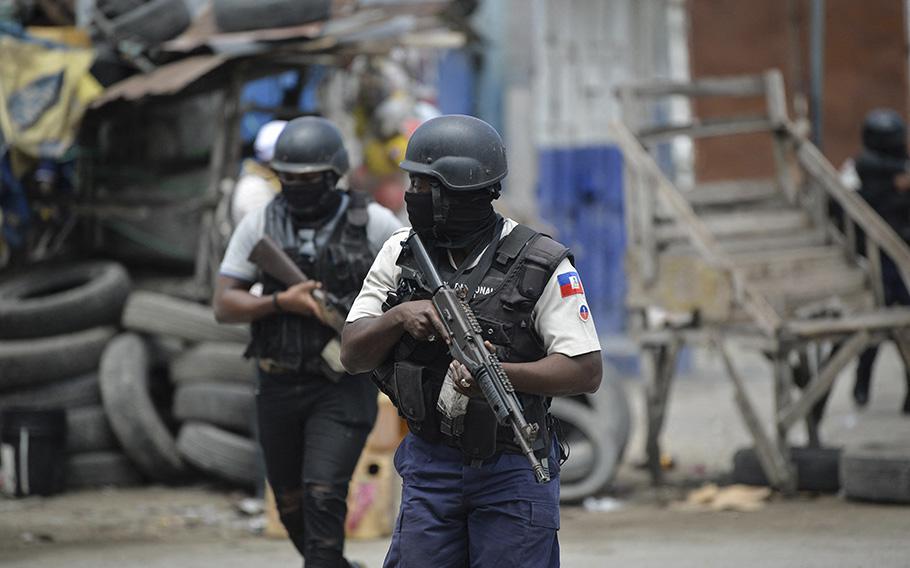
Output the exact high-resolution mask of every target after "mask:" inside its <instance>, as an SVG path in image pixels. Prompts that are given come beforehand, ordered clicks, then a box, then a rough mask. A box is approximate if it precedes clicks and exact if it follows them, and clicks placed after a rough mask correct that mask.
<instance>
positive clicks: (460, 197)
mask: <svg viewBox="0 0 910 568" xmlns="http://www.w3.org/2000/svg"><path fill="white" fill-rule="evenodd" d="M430 186H431V187H432V192H430V193H412V192H408V193H405V195H404V200H405V203H406V204H407V209H408V219H409V220H410V221H411V227H412V228H413V229H414V232H416V233H417V234H418V235H419V236H420V238H421V239H422V240H425V241H429V242H430V243H432V245H435V246H438V247H442V248H447V249H468V250H470V249H473V248H474V247H475V246H476V245H477V244H478V243H479V242H480V241H481V240H484V239H489V238H490V232H491V231H492V229H493V227H495V226H496V222H497V221H498V220H499V216H498V215H497V214H496V211H494V210H493V199H495V198H496V197H498V196H499V184H496V185H495V186H492V187H489V188H484V189H478V190H475V191H451V190H447V189H445V188H443V187H442V184H440V182H439V181H438V180H437V179H435V178H431V179H430Z"/></svg>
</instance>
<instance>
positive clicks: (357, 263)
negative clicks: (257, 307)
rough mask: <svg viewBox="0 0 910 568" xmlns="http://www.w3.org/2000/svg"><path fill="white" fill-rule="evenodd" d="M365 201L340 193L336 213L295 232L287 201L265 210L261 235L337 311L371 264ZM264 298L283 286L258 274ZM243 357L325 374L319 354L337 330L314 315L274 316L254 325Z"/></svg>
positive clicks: (277, 201) (346, 307) (357, 288)
mask: <svg viewBox="0 0 910 568" xmlns="http://www.w3.org/2000/svg"><path fill="white" fill-rule="evenodd" d="M366 205H367V198H366V196H364V195H362V194H360V193H356V192H351V193H346V194H343V196H342V201H341V205H340V206H339V207H338V210H337V211H336V213H335V215H334V216H333V217H332V218H331V219H329V220H328V221H327V222H325V223H323V224H322V225H320V226H318V227H314V228H298V229H295V228H294V225H293V223H292V221H291V216H290V213H289V211H288V209H287V203H286V202H285V201H284V200H283V199H274V200H272V202H271V203H270V204H269V205H268V206H267V207H266V209H265V234H267V235H268V236H270V237H271V238H273V239H274V240H275V242H277V243H278V244H279V245H280V246H281V248H282V249H283V250H284V252H285V253H287V255H288V256H289V257H290V258H291V259H292V260H293V261H294V262H295V263H296V264H297V266H299V267H300V269H301V270H303V272H304V273H305V274H306V275H307V276H309V277H310V278H312V279H314V280H319V281H320V282H322V285H323V290H325V291H326V293H327V294H328V295H329V296H330V297H332V298H334V302H333V303H335V304H336V307H337V308H338V309H339V310H340V311H341V312H342V313H345V314H346V313H347V312H348V311H349V310H350V308H351V305H352V304H353V302H354V298H355V297H356V296H357V293H358V292H359V291H360V287H361V285H362V284H363V279H364V278H365V277H366V275H367V272H369V270H370V266H371V265H372V263H373V254H372V253H371V252H370V246H369V241H368V239H367V230H366V226H367V220H368V216H367V210H366ZM260 279H261V280H260V281H261V282H262V287H263V290H262V292H263V295H269V294H272V293H274V292H278V291H281V290H284V289H285V288H286V286H285V285H284V284H282V283H281V282H279V281H278V280H275V279H274V278H272V277H271V276H269V275H268V274H265V273H262V272H260ZM251 332H252V333H251V334H252V339H251V341H250V344H249V346H248V347H247V350H246V354H245V355H246V356H247V357H257V358H261V359H271V360H273V361H274V362H275V363H276V364H278V365H279V366H281V367H284V368H287V369H293V370H298V371H302V372H305V373H308V374H321V373H325V372H326V369H325V368H324V365H322V363H321V357H320V354H321V353H322V350H323V348H324V347H325V346H326V344H327V343H328V342H329V341H330V340H331V339H332V338H333V337H334V336H335V331H334V330H333V329H332V328H330V327H328V326H326V325H325V324H323V323H322V322H320V321H319V320H318V319H316V318H314V317H303V316H300V315H297V314H293V313H276V314H272V315H269V316H266V317H264V318H261V319H258V320H256V321H254V322H253V324H252V326H251Z"/></svg>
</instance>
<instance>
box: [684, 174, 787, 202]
mask: <svg viewBox="0 0 910 568" xmlns="http://www.w3.org/2000/svg"><path fill="white" fill-rule="evenodd" d="M683 195H685V196H686V199H687V200H688V201H689V203H691V204H692V205H693V206H695V207H704V206H712V205H734V204H737V203H742V202H752V201H764V200H768V199H773V198H774V197H777V196H779V195H780V191H778V189H777V185H776V182H775V181H774V180H772V179H742V180H730V181H718V182H710V183H702V184H698V185H696V186H695V187H694V188H692V189H691V190H689V191H684V192H683Z"/></svg>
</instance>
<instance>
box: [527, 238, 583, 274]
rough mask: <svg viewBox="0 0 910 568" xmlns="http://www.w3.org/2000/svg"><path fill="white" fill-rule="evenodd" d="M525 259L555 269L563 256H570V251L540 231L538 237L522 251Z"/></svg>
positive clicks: (551, 269)
mask: <svg viewBox="0 0 910 568" xmlns="http://www.w3.org/2000/svg"><path fill="white" fill-rule="evenodd" d="M524 257H525V259H527V260H528V261H530V262H533V263H535V264H539V265H541V266H546V267H548V268H549V269H550V271H553V270H556V267H557V266H559V263H560V262H562V261H563V259H565V258H570V259H571V258H572V253H571V251H570V250H569V249H568V248H567V247H566V246H564V245H563V244H561V243H558V242H556V241H554V240H553V239H551V238H550V237H549V236H547V235H544V234H542V233H540V236H539V238H537V239H534V241H533V242H532V243H531V244H530V246H528V247H527V249H526V250H525V253H524Z"/></svg>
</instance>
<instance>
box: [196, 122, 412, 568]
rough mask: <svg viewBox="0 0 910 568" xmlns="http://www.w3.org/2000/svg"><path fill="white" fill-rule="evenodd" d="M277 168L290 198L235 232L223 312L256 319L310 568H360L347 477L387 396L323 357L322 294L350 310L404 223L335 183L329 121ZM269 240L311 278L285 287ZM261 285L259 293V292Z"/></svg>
mask: <svg viewBox="0 0 910 568" xmlns="http://www.w3.org/2000/svg"><path fill="white" fill-rule="evenodd" d="M271 167H272V168H273V169H274V170H275V171H276V172H277V174H278V178H279V180H280V181H281V193H279V194H278V195H277V196H276V197H275V198H274V199H273V200H272V201H271V202H270V203H269V204H268V205H266V206H265V207H263V208H261V209H259V210H257V211H253V212H251V213H250V214H249V215H247V216H246V217H244V219H243V221H242V222H241V223H240V225H239V226H238V227H237V229H236V231H235V232H234V234H233V235H232V237H231V240H230V243H229V245H228V248H227V252H226V253H225V257H224V260H223V262H222V264H221V269H220V275H219V277H218V283H217V287H216V290H215V297H214V306H215V314H216V317H217V318H218V320H219V321H222V322H251V324H252V327H251V335H252V339H251V341H250V344H249V347H248V348H247V351H246V356H248V357H255V358H256V359H257V360H258V365H259V380H258V388H257V395H256V403H257V413H258V427H259V437H260V443H261V445H262V451H263V456H264V459H265V465H266V476H267V478H268V480H269V483H270V484H271V486H272V488H273V489H274V491H275V497H276V501H277V504H278V509H279V516H280V518H281V521H282V523H283V524H284V526H285V527H286V528H287V531H288V534H289V535H290V538H291V540H292V541H293V543H294V546H295V547H296V548H297V550H298V551H299V552H300V554H301V555H303V556H304V558H305V561H306V566H307V567H308V568H314V567H327V568H339V567H342V568H343V567H347V566H350V565H351V564H350V563H349V562H348V561H346V560H345V559H344V558H343V557H342V552H343V547H344V520H345V514H346V504H345V499H346V496H347V490H348V483H349V481H350V478H351V474H352V473H353V470H354V466H355V465H356V462H357V460H358V458H359V456H360V453H361V451H362V449H363V445H364V443H365V441H366V437H367V434H369V432H370V429H371V428H372V426H373V422H374V421H375V418H376V394H377V393H376V387H375V386H374V385H373V384H372V383H371V382H370V380H369V378H368V377H366V376H362V375H361V376H350V375H344V374H343V373H337V372H335V371H333V370H332V368H331V366H329V365H327V364H326V363H325V361H324V358H323V357H322V355H321V354H322V353H323V350H324V349H325V347H326V345H327V344H328V343H329V342H330V341H331V340H332V339H333V337H335V333H336V332H335V331H334V330H333V329H332V328H331V327H329V326H328V325H327V324H326V323H325V312H323V306H322V305H321V304H319V303H317V302H316V300H315V298H314V296H313V292H314V291H315V290H316V289H317V288H319V289H322V290H323V291H324V292H325V293H331V294H332V296H333V297H334V298H335V299H336V300H337V303H338V304H339V305H340V306H341V307H342V310H343V311H346V310H344V308H345V307H349V306H350V304H351V302H352V301H353V300H354V297H355V296H356V295H357V292H358V291H359V290H360V286H361V283H362V282H363V278H364V277H365V276H366V274H367V272H368V270H369V268H370V264H371V263H372V262H373V258H374V257H375V255H376V252H377V251H378V250H379V249H380V247H381V246H382V244H383V243H384V242H385V241H386V239H387V238H388V237H389V235H390V234H391V233H392V232H393V231H395V230H396V229H398V228H399V227H400V226H401V223H399V222H398V220H397V219H396V218H395V216H394V215H393V214H392V213H391V212H390V211H388V210H387V209H385V208H383V207H381V206H379V205H377V204H375V203H367V201H366V199H365V198H364V197H363V196H362V195H361V194H358V193H356V192H346V191H340V190H338V189H337V185H338V181H339V179H340V178H341V177H342V176H344V175H345V174H346V173H347V171H348V154H347V151H346V150H345V147H344V144H343V141H342V138H341V134H340V132H339V131H338V129H337V128H336V127H335V126H334V125H333V124H332V123H331V122H329V121H328V120H325V119H322V118H317V117H302V118H297V119H295V120H293V121H291V122H289V123H288V124H287V126H286V127H285V128H284V130H283V131H282V132H281V135H280V136H279V138H278V140H277V142H276V144H275V153H274V157H273V159H272V162H271ZM264 235H267V236H269V237H271V239H272V240H274V241H275V242H276V243H277V244H278V245H279V246H280V247H281V249H283V251H284V252H285V253H287V255H288V256H289V257H290V258H291V259H292V260H293V262H294V263H295V264H296V265H297V266H298V267H299V268H300V269H301V270H302V271H303V272H304V273H305V274H306V275H308V276H309V277H310V278H311V280H309V281H306V282H303V283H298V284H296V285H294V286H291V287H290V288H287V289H285V286H284V285H283V284H281V283H280V282H278V281H277V280H275V279H274V278H272V277H271V276H270V275H269V274H266V273H263V272H262V271H260V270H259V269H258V268H257V267H256V266H255V265H254V264H252V263H251V262H250V261H249V260H248V258H249V255H250V252H251V251H252V249H253V248H254V246H255V245H256V244H257V242H258V241H259V240H260V238H262V237H263V236H264ZM257 280H258V281H261V282H262V284H263V290H262V295H261V296H257V295H254V294H252V293H251V292H250V287H251V285H252V283H254V282H256V281H257ZM336 367H337V366H336Z"/></svg>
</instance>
